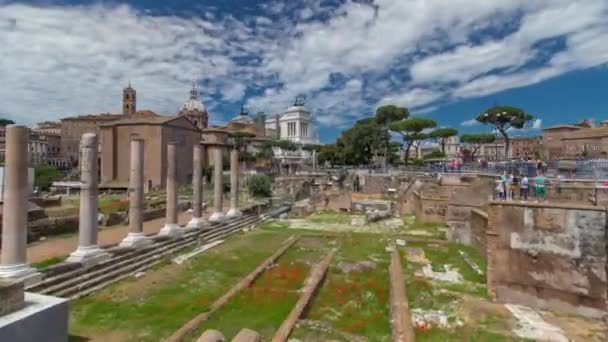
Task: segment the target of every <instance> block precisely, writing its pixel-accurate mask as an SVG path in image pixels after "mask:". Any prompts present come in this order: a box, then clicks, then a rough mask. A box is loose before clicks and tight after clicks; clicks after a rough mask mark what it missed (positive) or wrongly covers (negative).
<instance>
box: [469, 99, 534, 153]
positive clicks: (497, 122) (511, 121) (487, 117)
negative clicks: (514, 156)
mask: <svg viewBox="0 0 608 342" xmlns="http://www.w3.org/2000/svg"><path fill="white" fill-rule="evenodd" d="M532 118H533V117H532V115H530V114H528V113H526V112H524V111H523V110H522V109H520V108H517V107H510V106H495V107H492V108H489V109H488V110H486V111H485V112H483V113H480V114H479V115H477V117H476V118H475V120H477V121H479V122H481V123H483V124H489V125H492V126H494V128H495V129H496V130H497V131H498V132H500V134H501V135H502V137H503V138H504V139H505V156H508V155H509V150H510V148H511V139H510V138H509V134H508V130H509V129H510V128H515V129H521V128H523V127H524V126H525V125H526V123H528V122H529V121H530V120H532Z"/></svg>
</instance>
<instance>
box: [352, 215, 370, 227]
mask: <svg viewBox="0 0 608 342" xmlns="http://www.w3.org/2000/svg"><path fill="white" fill-rule="evenodd" d="M365 224H366V221H365V216H355V217H353V218H351V219H350V225H351V226H356V227H361V226H365Z"/></svg>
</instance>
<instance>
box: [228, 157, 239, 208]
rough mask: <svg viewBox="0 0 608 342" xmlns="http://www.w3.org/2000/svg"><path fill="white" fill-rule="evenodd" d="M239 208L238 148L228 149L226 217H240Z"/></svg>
mask: <svg viewBox="0 0 608 342" xmlns="http://www.w3.org/2000/svg"><path fill="white" fill-rule="evenodd" d="M241 215H242V214H241V211H240V210H239V150H238V149H236V148H233V149H232V150H231V151H230V210H228V212H227V213H226V217H228V218H237V217H241Z"/></svg>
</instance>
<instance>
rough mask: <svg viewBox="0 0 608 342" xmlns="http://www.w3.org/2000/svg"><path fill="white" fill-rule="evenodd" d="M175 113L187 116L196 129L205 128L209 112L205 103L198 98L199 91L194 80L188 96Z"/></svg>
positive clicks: (207, 123)
mask: <svg viewBox="0 0 608 342" xmlns="http://www.w3.org/2000/svg"><path fill="white" fill-rule="evenodd" d="M177 115H180V116H185V117H187V118H188V120H190V121H192V123H193V124H194V126H196V127H198V129H205V128H207V126H208V125H209V114H208V113H207V109H206V108H205V105H203V102H201V100H200V99H199V92H198V90H197V88H196V84H195V83H194V82H193V83H192V89H191V90H190V97H189V98H188V100H187V101H186V102H185V103H184V105H183V106H182V108H181V109H180V110H179V111H178V112H177Z"/></svg>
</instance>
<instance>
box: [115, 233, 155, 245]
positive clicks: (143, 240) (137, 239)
mask: <svg viewBox="0 0 608 342" xmlns="http://www.w3.org/2000/svg"><path fill="white" fill-rule="evenodd" d="M151 244H152V240H150V239H148V237H147V236H145V235H144V233H129V234H127V236H126V237H125V238H124V239H123V240H122V241H121V242H120V245H119V246H120V247H132V248H142V247H146V246H150V245H151Z"/></svg>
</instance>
